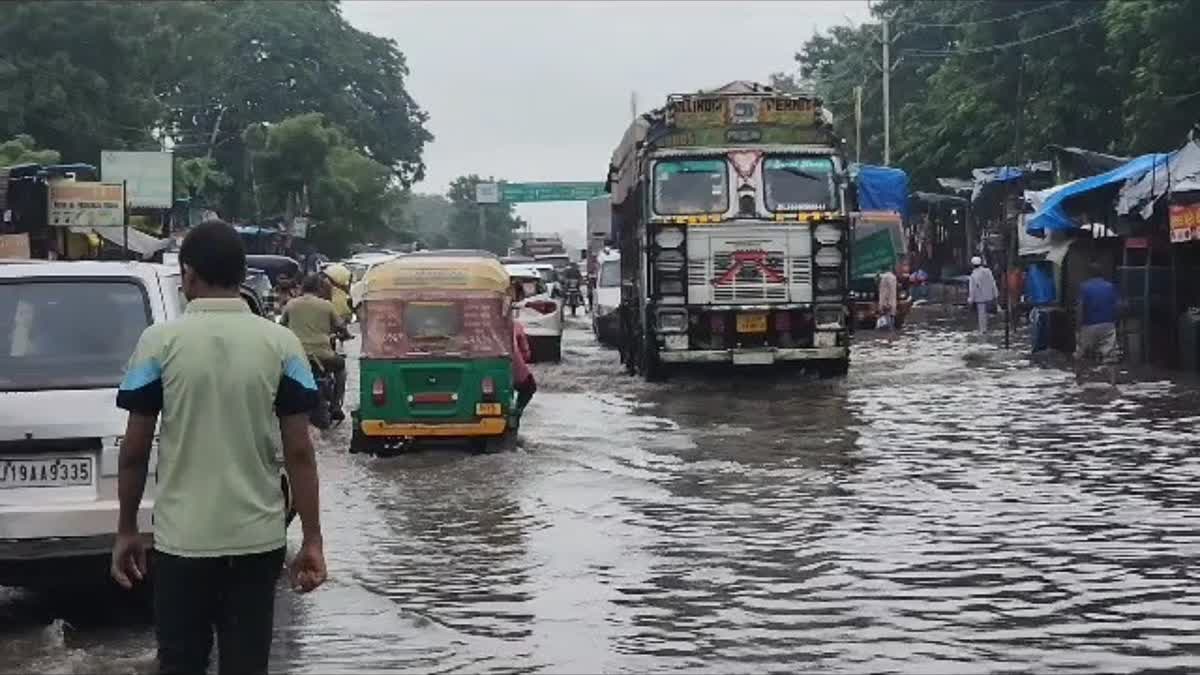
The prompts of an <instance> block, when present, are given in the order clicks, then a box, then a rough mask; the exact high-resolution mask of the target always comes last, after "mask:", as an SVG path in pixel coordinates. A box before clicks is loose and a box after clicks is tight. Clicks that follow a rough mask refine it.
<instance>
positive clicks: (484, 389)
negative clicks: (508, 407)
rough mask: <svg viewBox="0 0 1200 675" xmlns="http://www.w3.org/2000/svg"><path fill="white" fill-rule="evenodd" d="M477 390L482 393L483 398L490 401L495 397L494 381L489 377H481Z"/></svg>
mask: <svg viewBox="0 0 1200 675" xmlns="http://www.w3.org/2000/svg"><path fill="white" fill-rule="evenodd" d="M479 391H480V393H482V394H483V398H484V400H487V401H491V400H492V399H494V398H496V381H495V380H493V379H492V378H491V377H485V378H483V381H482V382H480V383H479Z"/></svg>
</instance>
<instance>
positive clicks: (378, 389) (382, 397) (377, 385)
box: [371, 377, 387, 405]
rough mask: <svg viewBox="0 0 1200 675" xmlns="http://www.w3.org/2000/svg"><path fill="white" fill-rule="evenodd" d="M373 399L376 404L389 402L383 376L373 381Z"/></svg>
mask: <svg viewBox="0 0 1200 675" xmlns="http://www.w3.org/2000/svg"><path fill="white" fill-rule="evenodd" d="M371 400H372V401H373V402H374V403H375V405H383V404H385V403H387V387H385V386H384V385H383V378H382V377H377V378H375V381H374V382H372V383H371Z"/></svg>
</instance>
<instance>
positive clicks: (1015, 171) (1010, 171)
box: [971, 160, 1054, 202]
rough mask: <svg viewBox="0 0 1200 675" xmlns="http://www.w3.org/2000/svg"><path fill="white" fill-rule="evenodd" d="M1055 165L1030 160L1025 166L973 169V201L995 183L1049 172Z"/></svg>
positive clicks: (1008, 181)
mask: <svg viewBox="0 0 1200 675" xmlns="http://www.w3.org/2000/svg"><path fill="white" fill-rule="evenodd" d="M1053 170H1054V167H1053V166H1052V165H1051V164H1050V162H1047V161H1044V160H1043V161H1038V162H1028V163H1026V164H1025V165H1024V166H985V167H982V168H979V169H971V178H972V181H971V183H972V189H971V201H973V202H974V201H977V200H978V199H979V197H980V196H982V195H983V191H984V189H985V188H986V187H987V186H989V185H993V184H995V183H1011V182H1013V181H1016V180H1020V179H1022V178H1025V177H1026V176H1028V175H1029V174H1034V173H1049V172H1051V171H1053Z"/></svg>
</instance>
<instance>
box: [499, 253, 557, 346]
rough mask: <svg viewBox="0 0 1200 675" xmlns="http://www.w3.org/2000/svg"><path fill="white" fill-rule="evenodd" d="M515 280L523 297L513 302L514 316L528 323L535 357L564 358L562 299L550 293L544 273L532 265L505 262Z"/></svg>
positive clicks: (526, 330) (527, 329)
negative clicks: (522, 292) (520, 288)
mask: <svg viewBox="0 0 1200 675" xmlns="http://www.w3.org/2000/svg"><path fill="white" fill-rule="evenodd" d="M504 269H505V270H507V271H508V275H509V277H511V278H512V280H513V282H514V283H517V284H521V286H522V289H523V291H524V296H525V297H524V298H523V299H521V300H519V301H517V302H515V303H513V307H514V309H515V312H514V315H513V316H514V318H515V319H516V320H517V321H520V322H521V325H522V326H524V327H525V335H526V336H527V337H528V338H529V350H530V351H531V352H533V360H534V361H535V362H536V361H553V362H555V363H557V362H559V361H561V360H562V336H563V313H562V308H563V303H562V299H561V298H554V297H551V296H550V291H549V290H548V289H547V288H546V282H545V280H544V279H543V278H542V274H541V272H540V271H538V269H537V268H536V267H534V266H532V265H505V266H504Z"/></svg>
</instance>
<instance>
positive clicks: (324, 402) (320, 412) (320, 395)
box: [308, 328, 354, 431]
mask: <svg viewBox="0 0 1200 675" xmlns="http://www.w3.org/2000/svg"><path fill="white" fill-rule="evenodd" d="M353 339H354V336H353V335H351V334H350V332H349V331H347V330H346V329H345V328H343V329H342V332H341V333H339V334H337V335H334V336H331V337H330V338H329V346H331V347H333V350H334V352H336V353H337V354H338V355H339V356H342V358H343V361H344V360H345V356H344V353H345V350H344V349H342V343H344V342H345V341H346V340H353ZM308 363H309V367H310V368H312V373H313V380H315V381H316V383H317V406H316V407H315V408H313V409H312V410H311V411H310V412H309V413H308V422H309V424H311V425H313V426H314V427H316V428H317V429H319V430H321V431H325V430H327V429H329V428H330V427H332V426H333V425H334V423H335V422H337V421H341V420H342V419H343V417H342V416H340V415H339V414H338V413H340V412H341V409H342V402H341V401H339V400H337V373H336V372H334V371H333V370H330V369H328V368H326V367H325V366H324V364H322V363H321V361H320V359H317V358H313V357H311V356H310V357H309V359H308ZM343 367H344V366H343Z"/></svg>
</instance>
